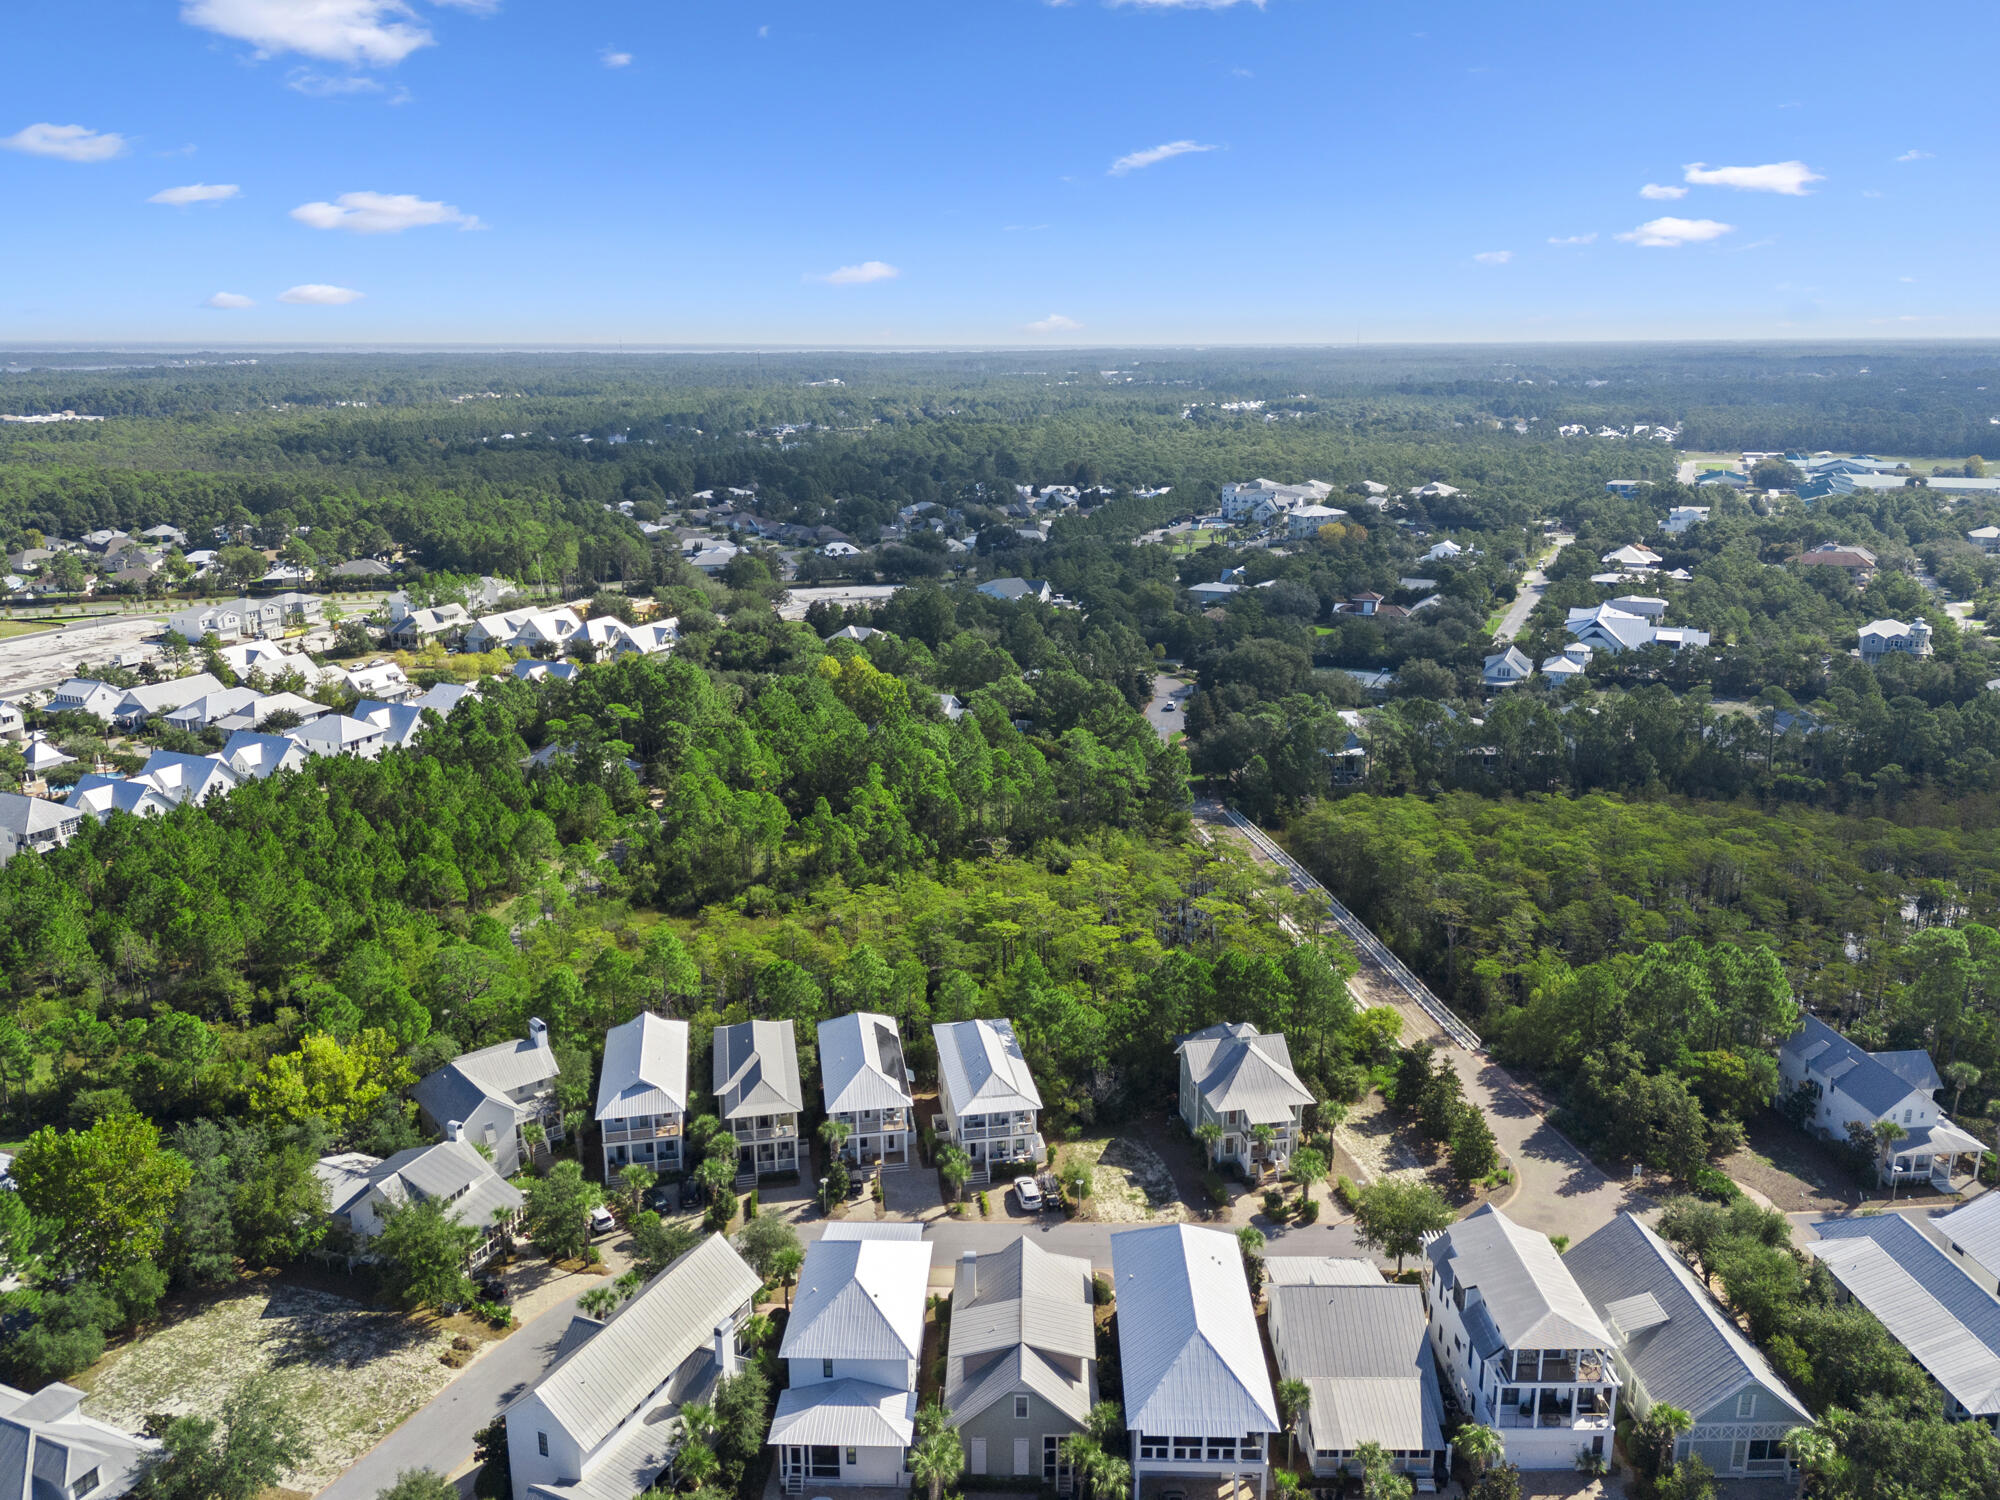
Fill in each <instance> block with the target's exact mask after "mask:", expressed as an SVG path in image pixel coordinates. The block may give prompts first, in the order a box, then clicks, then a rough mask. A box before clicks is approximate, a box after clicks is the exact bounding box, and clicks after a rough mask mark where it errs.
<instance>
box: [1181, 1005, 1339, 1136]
mask: <svg viewBox="0 0 2000 1500" xmlns="http://www.w3.org/2000/svg"><path fill="white" fill-rule="evenodd" d="M1176 1050H1178V1051H1179V1052H1180V1053H1181V1055H1182V1056H1184V1057H1185V1058H1186V1059H1187V1065H1188V1074H1189V1076H1190V1077H1192V1078H1193V1079H1194V1086H1195V1088H1196V1089H1197V1090H1198V1091H1199V1092H1200V1094H1201V1097H1202V1098H1203V1099H1204V1100H1206V1101H1207V1103H1208V1107H1209V1108H1210V1109H1212V1110H1214V1111H1215V1112H1216V1113H1217V1114H1224V1113H1227V1112H1228V1111H1230V1110H1241V1111H1243V1113H1244V1115H1245V1117H1246V1118H1247V1119H1248V1120H1249V1121H1250V1123H1251V1124H1252V1125H1277V1124H1282V1123H1284V1122H1285V1121H1287V1120H1289V1119H1291V1117H1292V1106H1293V1105H1295V1104H1311V1103H1312V1102H1313V1094H1312V1091H1311V1090H1310V1089H1308V1088H1307V1087H1306V1086H1305V1085H1304V1084H1303V1083H1301V1082H1299V1075H1298V1074H1297V1073H1295V1072H1293V1071H1292V1054H1291V1049H1290V1048H1289V1047H1287V1046H1286V1045H1285V1039H1284V1038H1283V1037H1282V1036H1276V1035H1270V1036H1266V1035H1263V1034H1262V1033H1260V1032H1259V1031H1258V1030H1257V1028H1256V1027H1254V1026H1250V1025H1247V1024H1245V1025H1240V1026H1211V1027H1209V1028H1208V1029H1207V1030H1206V1031H1198V1032H1196V1033H1195V1034H1194V1035H1193V1036H1191V1037H1188V1038H1187V1039H1186V1040H1184V1041H1183V1042H1182V1043H1181V1044H1180V1046H1179V1048H1178V1049H1176Z"/></svg>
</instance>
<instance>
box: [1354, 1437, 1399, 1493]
mask: <svg viewBox="0 0 2000 1500" xmlns="http://www.w3.org/2000/svg"><path fill="white" fill-rule="evenodd" d="M1354 1458H1355V1461H1356V1462H1357V1463H1359V1464H1360V1465H1361V1493H1362V1494H1363V1495H1364V1496H1365V1497H1366V1500H1410V1495H1411V1489H1412V1486H1411V1484H1410V1481H1409V1480H1407V1479H1405V1478H1404V1477H1403V1476H1402V1475H1401V1474H1398V1473H1397V1472H1396V1461H1395V1459H1394V1458H1393V1457H1391V1456H1390V1453H1389V1450H1388V1449H1386V1448H1384V1447H1383V1446H1382V1445H1381V1444H1380V1443H1373V1442H1370V1443H1363V1444H1362V1445H1361V1446H1360V1447H1359V1448H1356V1449H1355V1450H1354Z"/></svg>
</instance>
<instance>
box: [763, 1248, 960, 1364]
mask: <svg viewBox="0 0 2000 1500" xmlns="http://www.w3.org/2000/svg"><path fill="white" fill-rule="evenodd" d="M930 1274H931V1247H930V1246H929V1245H928V1244H926V1243H924V1242H923V1241H921V1240H886V1239H860V1240H819V1241H816V1242H815V1243H814V1244H813V1245H811V1246H810V1247H809V1248H808V1249H807V1250H806V1259H805V1264H804V1265H803V1266H801V1267H800V1268H799V1281H798V1294H797V1296H796V1297H795V1298H794V1299H793V1303H792V1315H791V1320H790V1321H789V1322H788V1323H787V1324H786V1325H785V1340H784V1343H783V1344H782V1345H781V1346H780V1347H779V1349H778V1355H779V1357H780V1358H782V1359H916V1358H917V1357H918V1356H919V1354H921V1353H922V1351H923V1345H924V1296H925V1293H926V1290H927V1289H928V1287H929V1284H930Z"/></svg>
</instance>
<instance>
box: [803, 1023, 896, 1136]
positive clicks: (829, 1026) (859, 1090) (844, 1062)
mask: <svg viewBox="0 0 2000 1500" xmlns="http://www.w3.org/2000/svg"><path fill="white" fill-rule="evenodd" d="M905 1069H906V1064H905V1063H904V1061H903V1040H902V1037H901V1035H900V1034H899V1033H898V1032H897V1030H896V1023H895V1022H894V1021H893V1020H891V1019H890V1018H889V1017H887V1016H883V1015H877V1014H876V1013H875V1012H873V1011H867V1010H857V1011H852V1012H850V1013H849V1014H847V1015H844V1016H835V1017H834V1018H833V1019H832V1020H831V1021H822V1022H820V1023H819V1076H820V1085H821V1089H822V1092H823V1093H824V1095H825V1099H826V1112H827V1113H828V1114H830V1115H836V1114H848V1113H852V1112H854V1111H856V1110H864V1109H907V1108H908V1107H909V1106H910V1104H911V1103H912V1102H913V1101H912V1100H911V1098H910V1083H909V1079H908V1078H907V1077H906V1076H905Z"/></svg>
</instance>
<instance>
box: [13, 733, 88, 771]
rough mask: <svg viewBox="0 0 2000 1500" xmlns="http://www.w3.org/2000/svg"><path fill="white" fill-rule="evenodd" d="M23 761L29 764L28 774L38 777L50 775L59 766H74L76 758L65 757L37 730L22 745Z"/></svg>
mask: <svg viewBox="0 0 2000 1500" xmlns="http://www.w3.org/2000/svg"><path fill="white" fill-rule="evenodd" d="M21 759H22V760H24V761H26V762H27V763H28V774H29V775H30V776H37V777H38V776H46V775H48V773H49V772H51V771H53V770H54V769H55V768H56V767H57V766H67V765H70V764H72V763H73V762H74V761H75V760H76V757H75V756H74V755H65V754H64V753H63V752H62V751H61V750H58V749H57V748H56V746H55V743H54V741H52V740H50V739H49V738H48V736H46V735H44V734H43V733H42V732H41V731H40V730H37V731H36V732H35V733H33V734H31V735H29V736H28V738H27V740H26V742H25V743H23V744H22V746H21Z"/></svg>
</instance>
